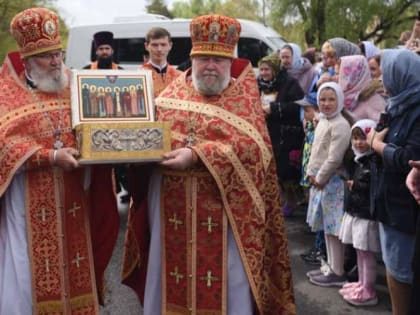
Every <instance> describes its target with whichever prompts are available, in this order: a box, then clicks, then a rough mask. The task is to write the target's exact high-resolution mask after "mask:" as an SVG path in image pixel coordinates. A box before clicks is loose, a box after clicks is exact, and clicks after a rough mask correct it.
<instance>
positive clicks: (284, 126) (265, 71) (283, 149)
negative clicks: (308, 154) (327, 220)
mask: <svg viewBox="0 0 420 315" xmlns="http://www.w3.org/2000/svg"><path fill="white" fill-rule="evenodd" d="M258 67H259V76H258V87H259V90H260V95H261V103H262V107H263V110H264V112H265V114H266V122H267V128H268V131H269V134H270V137H271V142H272V144H273V151H274V154H275V158H276V165H277V175H278V180H279V185H280V189H281V192H282V200H281V202H282V206H283V213H284V214H285V215H286V216H287V215H290V214H291V212H292V211H293V208H294V207H295V206H296V199H297V196H296V193H297V192H298V190H299V189H300V187H299V179H300V152H301V148H302V145H303V136H304V133H303V127H302V123H301V121H300V107H299V105H297V104H295V103H294V101H297V100H300V99H302V98H303V96H304V93H303V91H302V89H301V87H300V85H299V83H298V81H297V80H296V79H294V78H292V77H290V76H289V75H288V74H287V70H286V69H285V68H284V67H282V66H281V60H280V58H279V57H277V56H276V55H270V56H266V57H264V58H263V59H261V60H260V62H259V63H258Z"/></svg>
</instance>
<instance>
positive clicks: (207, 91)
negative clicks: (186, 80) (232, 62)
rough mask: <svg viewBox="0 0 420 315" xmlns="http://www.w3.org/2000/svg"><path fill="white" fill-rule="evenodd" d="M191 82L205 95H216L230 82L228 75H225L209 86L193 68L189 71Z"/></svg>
mask: <svg viewBox="0 0 420 315" xmlns="http://www.w3.org/2000/svg"><path fill="white" fill-rule="evenodd" d="M191 78H192V83H193V86H194V88H195V89H196V90H197V91H199V92H200V93H201V94H203V95H205V96H212V95H218V94H220V93H222V92H223V90H224V89H226V88H227V86H228V85H229V82H230V77H229V76H226V77H225V78H223V79H221V80H219V81H217V82H216V83H215V84H214V85H212V86H209V85H207V84H205V83H204V80H202V79H199V78H198V77H197V75H196V73H195V71H194V70H193V71H192V73H191Z"/></svg>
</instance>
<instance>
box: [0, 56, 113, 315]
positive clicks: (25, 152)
mask: <svg viewBox="0 0 420 315" xmlns="http://www.w3.org/2000/svg"><path fill="white" fill-rule="evenodd" d="M9 57H10V58H11V59H10V58H9ZM9 57H7V58H6V60H5V62H4V63H3V65H2V68H1V70H0V80H1V82H2V84H1V86H0V163H1V165H2V167H1V168H0V196H2V195H3V194H4V193H5V191H6V190H7V188H8V186H9V184H10V182H11V180H12V178H13V176H14V175H15V173H16V171H17V170H18V169H20V168H23V169H24V171H25V178H26V180H25V185H26V187H25V192H26V201H25V204H26V205H27V208H26V209H25V211H26V217H27V235H28V250H29V259H30V265H31V274H32V285H33V286H32V292H33V294H32V296H33V308H34V313H35V314H70V313H72V314H97V313H98V312H99V307H98V297H97V289H98V290H100V291H102V285H103V277H102V275H103V272H104V270H105V267H106V265H107V263H108V261H109V259H110V256H111V254H112V250H113V247H114V244H115V241H116V237H117V233H118V212H117V209H116V201H115V197H114V195H113V193H112V182H111V168H110V167H109V166H95V167H92V169H91V186H90V188H89V190H88V191H86V190H85V189H84V186H83V185H84V174H85V169H84V168H79V169H76V170H74V171H71V172H64V171H62V170H61V169H59V168H55V167H51V165H50V164H49V162H48V157H49V153H50V151H51V149H52V148H53V142H54V137H53V130H52V127H51V125H50V122H49V121H48V120H47V119H46V117H45V116H44V111H45V112H46V113H48V115H49V117H51V120H52V123H53V125H54V126H57V125H58V119H59V117H60V116H62V120H63V126H64V130H63V134H62V137H61V140H62V141H63V143H64V145H65V146H66V147H70V146H73V147H74V146H75V138H74V135H73V132H72V129H71V121H70V120H71V117H70V99H69V97H70V90H69V89H67V90H65V91H64V92H63V93H62V95H61V97H60V98H57V95H56V94H55V93H51V94H47V93H41V92H35V93H37V96H38V99H39V102H40V103H41V105H42V106H43V109H41V108H40V107H41V106H40V104H38V102H37V101H36V100H35V99H34V97H33V96H32V94H31V93H30V91H29V90H28V87H27V86H26V83H25V79H24V76H23V73H22V72H16V69H20V70H22V69H23V67H22V66H20V67H18V68H16V67H14V66H13V65H16V64H18V60H20V59H17V58H18V55H17V54H11V55H9ZM60 108H62V110H61V109H60ZM0 211H1V209H0ZM92 241H93V242H92ZM92 248H93V250H92ZM94 259H95V261H94ZM95 272H96V274H97V277H96V280H97V281H98V283H95Z"/></svg>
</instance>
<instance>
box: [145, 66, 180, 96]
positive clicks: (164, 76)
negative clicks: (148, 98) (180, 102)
mask: <svg viewBox="0 0 420 315" xmlns="http://www.w3.org/2000/svg"><path fill="white" fill-rule="evenodd" d="M140 70H151V71H152V79H153V96H154V97H157V96H158V95H159V94H160V92H162V91H163V90H164V89H165V88H166V86H167V85H168V84H169V83H171V82H172V81H173V80H175V78H176V77H178V76H179V75H180V74H181V71H179V70H177V69H176V68H175V67H174V66H171V65H168V66H167V69H166V73H157V71H156V70H155V69H154V68H153V66H152V65H151V64H150V63H146V64H144V65H142V66H141V67H140Z"/></svg>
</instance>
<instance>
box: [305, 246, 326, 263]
mask: <svg viewBox="0 0 420 315" xmlns="http://www.w3.org/2000/svg"><path fill="white" fill-rule="evenodd" d="M301 257H302V259H303V260H304V261H305V262H306V263H308V264H310V265H315V266H320V265H321V263H322V260H326V259H327V257H326V255H325V254H323V253H322V252H321V251H319V250H318V251H314V252H311V253H310V254H309V255H301Z"/></svg>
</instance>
